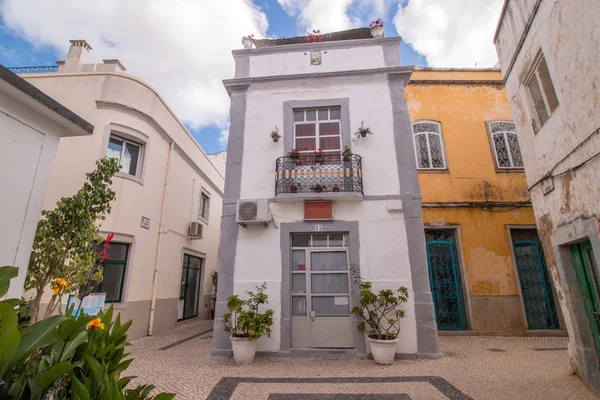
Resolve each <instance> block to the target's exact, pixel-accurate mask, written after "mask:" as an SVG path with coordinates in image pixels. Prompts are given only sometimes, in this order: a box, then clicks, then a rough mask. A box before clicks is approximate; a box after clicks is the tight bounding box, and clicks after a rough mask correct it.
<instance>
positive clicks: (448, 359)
mask: <svg viewBox="0 0 600 400" xmlns="http://www.w3.org/2000/svg"><path fill="white" fill-rule="evenodd" d="M211 328H212V321H205V320H204V321H194V322H188V323H185V324H183V325H181V326H179V327H177V328H176V329H173V330H171V331H169V332H164V333H161V334H158V335H156V336H153V337H145V338H140V339H137V340H134V341H132V347H131V348H130V350H131V354H132V356H133V357H135V361H134V362H133V363H132V364H131V367H130V369H129V370H128V371H127V373H128V375H137V376H138V379H137V380H136V381H135V382H140V383H151V384H153V385H155V386H156V387H157V388H158V389H159V390H161V391H167V392H173V393H177V394H178V396H177V397H176V399H178V400H184V399H194V400H195V399H206V398H208V397H209V395H210V394H211V392H212V391H213V389H215V387H216V386H217V385H219V384H220V385H221V387H223V385H227V384H229V383H231V382H233V383H235V388H234V389H233V395H232V396H231V398H232V399H244V400H249V399H251V400H254V399H257V400H268V399H277V398H279V399H290V400H291V399H298V400H303V399H313V398H314V399H321V398H326V397H323V396H322V395H323V394H334V393H335V394H347V395H353V396H348V397H347V399H348V400H350V399H352V400H354V399H365V400H367V399H373V400H377V399H378V398H380V399H394V398H397V399H409V398H410V399H412V400H419V399H427V400H435V399H448V397H447V396H445V395H444V394H443V393H442V392H441V391H440V390H438V388H436V387H435V386H434V385H433V384H432V383H430V382H429V381H427V379H429V380H431V379H434V380H435V379H436V378H437V377H439V378H441V379H440V380H438V381H435V382H438V383H440V382H441V383H442V384H443V382H446V384H448V386H449V388H450V389H449V390H452V389H451V388H455V389H457V392H447V393H454V394H451V396H452V397H454V396H459V397H455V398H464V399H469V398H472V399H475V400H479V399H490V400H502V399H511V400H512V399H544V400H552V399H561V400H562V399H577V400H587V399H597V398H598V397H596V396H595V395H594V394H593V393H592V392H591V391H590V390H589V389H588V388H587V386H586V385H585V384H584V383H583V382H582V381H581V380H580V379H579V377H577V376H575V375H573V373H572V371H571V369H570V367H569V360H568V356H567V352H566V350H565V348H566V347H567V340H568V339H567V338H565V337H539V338H522V337H481V336H442V337H440V344H441V348H442V352H443V355H444V358H443V359H441V360H396V362H395V363H394V364H393V365H391V366H379V365H377V364H375V363H374V362H373V361H371V360H324V359H304V358H257V359H256V360H255V361H254V363H253V364H252V365H248V366H237V365H236V364H235V363H234V361H233V359H232V358H223V357H212V356H210V355H209V352H210V341H211V332H208V333H206V334H203V335H200V336H196V337H194V338H192V339H190V340H187V341H183V342H181V343H179V344H177V345H175V346H172V347H169V348H168V349H166V350H159V349H160V348H164V347H168V346H170V345H172V344H174V343H176V342H178V341H182V340H184V339H187V338H190V337H192V336H194V335H198V334H199V333H201V332H206V331H208V330H210V329H211ZM490 349H494V350H496V351H490ZM497 349H501V350H504V351H497ZM541 349H544V351H540V350H541ZM555 349H558V350H555ZM224 378H233V379H224ZM281 378H286V379H281ZM290 378H291V379H290ZM298 378H311V379H298ZM315 378H318V379H315ZM326 378H335V379H326ZM341 378H352V379H341ZM373 378H376V379H373ZM424 379H425V380H424ZM377 380H378V381H379V382H376V381H377ZM386 380H387V381H386ZM324 381H327V382H325V383H324ZM382 381H383V382H382ZM135 382H134V383H135ZM217 389H218V387H217ZM217 389H215V393H213V395H212V396H211V398H213V399H225V398H228V396H227V397H221V396H220V395H219V393H218V390H217ZM444 390H445V389H444ZM221 393H224V392H221ZM378 394H379V395H381V396H375V395H378ZM293 395H295V396H293ZM310 395H312V396H310ZM319 395H321V396H319ZM361 395H363V396H361ZM393 395H396V396H394V397H391V396H393ZM461 395H462V396H464V397H460V396H461ZM278 396H279V397H278ZM331 398H332V399H336V400H337V399H340V400H341V399H343V398H346V397H340V396H337V397H333V396H332V397H331Z"/></svg>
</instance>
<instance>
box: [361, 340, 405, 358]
mask: <svg viewBox="0 0 600 400" xmlns="http://www.w3.org/2000/svg"><path fill="white" fill-rule="evenodd" d="M367 342H369V345H370V346H371V354H372V355H373V359H374V360H375V362H376V363H377V364H381V365H390V364H392V363H393V362H394V356H395V355H396V343H398V339H394V340H378V339H371V338H370V337H367Z"/></svg>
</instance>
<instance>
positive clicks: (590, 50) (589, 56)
mask: <svg viewBox="0 0 600 400" xmlns="http://www.w3.org/2000/svg"><path fill="white" fill-rule="evenodd" d="M535 3H536V1H534V0H527V1H525V0H513V1H510V2H508V3H507V8H506V12H505V14H504V16H503V18H502V19H501V22H500V27H499V29H498V35H497V38H496V40H495V44H496V49H497V52H498V55H499V59H500V65H501V68H502V72H503V74H504V76H505V79H506V92H507V95H508V98H509V99H510V105H511V111H512V114H513V116H514V121H515V123H516V125H517V133H518V137H519V144H520V148H521V152H522V153H523V158H524V164H525V172H526V174H527V181H528V183H529V185H530V186H532V185H534V184H536V183H538V182H539V181H540V179H541V178H542V177H544V176H546V175H547V174H549V173H551V174H552V175H554V176H555V177H554V178H553V182H554V187H555V189H554V190H553V191H552V192H550V193H548V194H546V195H544V193H543V190H542V185H537V186H535V187H533V188H532V189H531V198H532V203H533V207H534V212H535V215H536V219H537V225H538V231H539V232H540V236H541V237H542V239H543V240H545V243H544V245H545V247H546V250H547V251H546V253H547V257H549V264H550V271H551V273H552V277H553V280H554V284H555V287H556V289H557V292H558V298H559V300H560V304H561V308H562V311H563V315H564V316H565V323H566V326H567V329H568V331H569V337H570V338H571V342H570V346H569V354H570V356H571V358H572V360H576V359H577V357H578V356H577V354H576V349H575V340H574V338H576V337H579V336H578V335H579V333H578V332H577V331H578V329H574V328H573V322H572V320H573V319H581V318H585V316H583V315H575V314H573V313H570V312H569V309H568V307H567V302H571V303H572V302H573V299H569V294H568V292H564V291H563V287H564V288H565V289H568V286H569V285H571V283H566V286H563V284H564V282H565V281H564V276H565V274H564V273H562V276H563V278H561V274H559V270H560V261H559V262H558V263H557V260H559V259H560V252H559V251H558V249H559V247H558V246H559V245H565V244H568V242H569V241H570V242H572V241H576V240H581V239H582V238H583V237H585V235H584V232H582V231H581V230H579V229H576V228H578V225H577V224H579V222H581V221H586V220H588V219H589V220H591V221H590V222H592V225H593V224H596V225H597V228H596V230H595V233H590V232H586V233H585V234H586V235H588V239H591V241H592V243H593V245H594V246H597V245H596V244H594V243H599V242H600V240H599V238H600V234H599V233H598V231H599V230H600V224H598V210H600V185H599V184H598V182H600V158H598V157H596V158H592V157H593V156H594V155H595V154H598V152H600V132H597V130H598V129H600V113H598V112H597V110H598V109H599V108H600V90H599V86H600V76H599V74H598V71H599V70H600V60H599V59H598V54H600V28H599V26H598V21H599V20H600V7H598V6H597V4H595V5H592V3H593V2H592V3H591V2H589V1H587V0H566V1H560V2H554V1H541V3H540V6H539V9H538V10H537V13H536V14H535V16H533V19H532V23H531V27H530V28H529V31H528V32H527V34H526V36H525V37H524V40H523V43H522V47H521V48H520V49H519V47H518V44H519V41H520V40H521V38H522V37H523V35H524V34H525V32H526V23H527V21H528V20H529V19H530V18H531V17H532V15H533V13H534V4H535ZM540 50H541V51H542V53H543V55H544V58H545V60H546V63H547V65H548V69H549V72H550V76H551V78H552V83H553V86H554V89H555V92H556V95H557V98H558V101H559V106H558V108H556V110H554V112H553V113H552V115H551V117H550V119H549V120H548V121H547V122H546V123H545V124H544V125H543V126H542V127H541V129H539V131H538V132H537V133H536V132H534V129H533V126H532V122H531V121H532V119H533V118H534V117H535V111H534V108H533V106H532V102H531V98H530V94H529V91H528V88H527V86H526V85H525V83H526V81H525V78H526V75H527V73H528V72H529V71H530V69H531V68H532V64H533V62H534V59H535V57H536V55H537V54H538V52H539V51H540ZM517 52H518V54H517V55H516V58H515V59H514V64H513V63H512V60H513V57H515V54H516V53H517ZM507 74H508V76H507ZM594 132H596V133H594ZM586 161H587V163H586V164H585V165H582V166H581V167H579V168H577V170H576V171H574V172H573V173H567V174H564V175H560V174H561V173H563V172H566V171H568V170H570V169H572V168H574V167H576V166H579V165H580V164H582V163H583V162H586ZM594 219H595V220H596V221H595V222H594V221H593V220H594ZM578 221H579V222H578ZM558 229H562V230H563V232H568V235H569V236H570V237H569V238H568V240H567V238H564V239H563V242H559V241H558V239H557V237H556V236H555V233H556V232H557V230H558ZM549 248H553V249H554V250H555V251H554V252H553V254H552V252H549V251H548V249H549ZM549 253H550V254H549ZM594 253H596V257H597V259H598V260H599V261H600V258H598V257H599V256H600V247H594ZM557 265H559V267H557ZM565 268H568V269H569V271H570V272H569V273H570V274H572V266H570V265H566V266H565ZM561 279H563V280H561ZM585 323H587V321H586V322H585ZM576 340H579V339H576ZM578 346H579V347H581V345H580V344H578ZM572 364H573V366H574V368H575V370H576V371H578V370H579V367H578V366H577V365H576V364H577V361H572ZM596 370H597V369H596ZM579 372H580V371H579ZM598 390H600V389H598Z"/></svg>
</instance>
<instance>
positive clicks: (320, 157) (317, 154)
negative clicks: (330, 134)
mask: <svg viewBox="0 0 600 400" xmlns="http://www.w3.org/2000/svg"><path fill="white" fill-rule="evenodd" d="M324 160H325V154H323V149H321V148H320V147H319V148H318V149H317V151H315V162H317V163H321V162H323V161H324Z"/></svg>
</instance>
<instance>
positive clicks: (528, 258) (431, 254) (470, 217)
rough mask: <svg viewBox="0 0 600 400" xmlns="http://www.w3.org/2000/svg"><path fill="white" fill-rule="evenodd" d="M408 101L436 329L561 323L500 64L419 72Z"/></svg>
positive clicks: (515, 328)
mask: <svg viewBox="0 0 600 400" xmlns="http://www.w3.org/2000/svg"><path fill="white" fill-rule="evenodd" d="M406 100H407V104H408V111H409V115H410V117H411V122H412V130H413V139H414V144H415V154H416V159H417V167H418V169H419V182H420V185H421V192H422V195H423V220H424V224H425V237H426V242H427V245H426V248H427V255H428V260H429V274H430V281H431V286H432V294H433V298H434V304H435V308H436V317H437V323H438V329H439V330H440V331H443V330H471V331H478V332H490V333H491V332H503V333H508V332H510V333H521V334H525V332H526V331H533V330H547V329H559V328H560V327H561V326H562V325H563V323H562V321H561V319H562V317H561V316H560V315H557V311H556V309H557V307H556V306H555V298H556V295H555V294H554V293H553V292H552V290H553V289H552V285H551V284H550V283H549V282H550V280H549V279H548V272H547V269H546V265H545V258H544V256H543V250H542V247H541V245H540V242H539V239H538V236H537V232H536V230H535V218H534V215H533V209H532V207H531V204H530V197H529V191H528V188H527V182H526V180H525V173H524V171H523V161H522V159H521V154H520V149H519V147H518V142H517V137H516V134H515V133H514V132H515V126H514V124H513V123H512V117H511V112H510V108H509V104H508V99H507V97H506V93H505V91H504V86H503V84H502V75H501V73H500V70H495V69H487V70H482V69H478V70H466V69H462V70H461V69H458V70H457V69H431V68H426V69H416V70H415V71H414V73H413V74H412V77H411V79H410V81H409V84H408V88H407V90H406ZM556 303H557V302H556Z"/></svg>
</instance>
